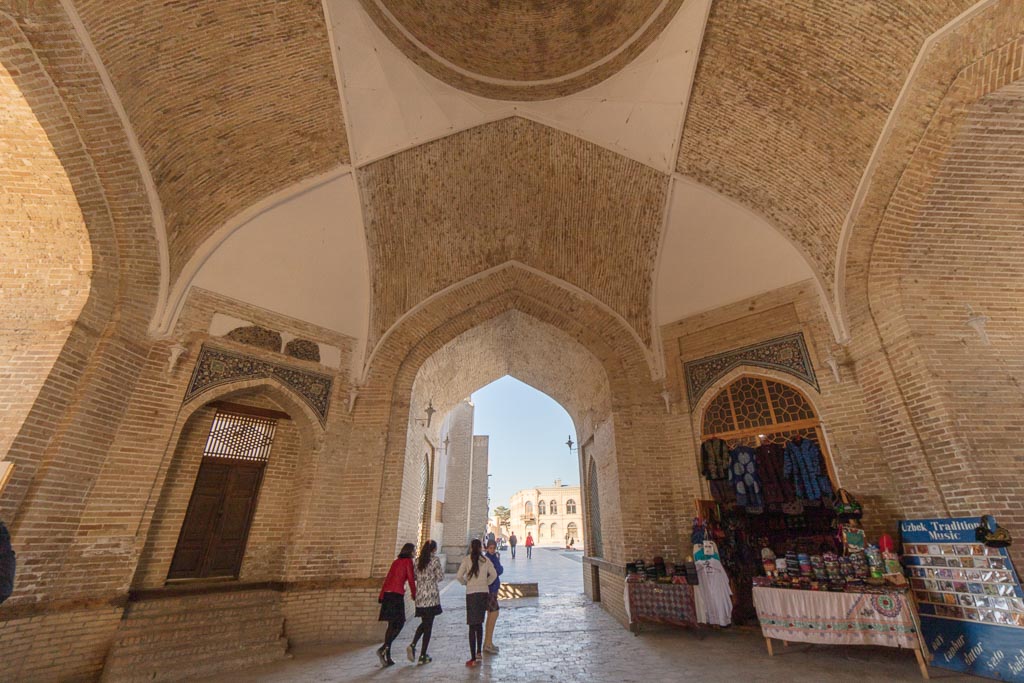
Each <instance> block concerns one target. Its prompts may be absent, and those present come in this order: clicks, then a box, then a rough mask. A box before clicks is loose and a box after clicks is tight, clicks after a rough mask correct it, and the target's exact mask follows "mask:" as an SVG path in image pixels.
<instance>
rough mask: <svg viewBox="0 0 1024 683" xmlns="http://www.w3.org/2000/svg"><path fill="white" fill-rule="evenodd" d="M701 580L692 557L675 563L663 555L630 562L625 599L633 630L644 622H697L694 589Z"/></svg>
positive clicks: (687, 623) (674, 623)
mask: <svg viewBox="0 0 1024 683" xmlns="http://www.w3.org/2000/svg"><path fill="white" fill-rule="evenodd" d="M699 581H700V577H699V573H698V569H697V566H696V564H695V563H694V561H693V560H692V559H690V560H688V561H686V562H682V563H674V564H668V563H666V562H665V560H664V559H663V558H661V557H655V558H653V559H652V560H651V562H647V561H646V560H643V559H639V560H636V561H634V562H627V563H626V585H625V589H624V590H625V595H624V601H625V605H626V610H627V612H628V614H627V616H628V618H629V627H630V630H632V631H633V633H634V634H637V633H639V632H640V625H641V623H643V622H648V623H658V624H670V625H674V626H683V627H693V626H696V625H697V607H696V602H695V590H696V587H697V584H698V583H699Z"/></svg>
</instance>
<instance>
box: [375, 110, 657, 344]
mask: <svg viewBox="0 0 1024 683" xmlns="http://www.w3.org/2000/svg"><path fill="white" fill-rule="evenodd" d="M360 184H361V186H362V191H363V203H364V211H365V214H366V216H365V219H366V233H367V243H368V245H367V246H368V249H369V257H370V269H371V273H370V279H371V292H372V297H373V308H372V314H371V315H372V318H371V321H370V340H371V346H372V344H373V343H374V342H375V341H376V340H377V339H379V338H380V336H381V335H382V334H383V333H384V332H385V331H386V330H387V329H388V328H389V327H390V326H391V325H392V324H393V323H394V322H395V321H396V320H397V319H398V318H399V317H400V316H401V315H402V314H403V313H405V312H406V311H408V310H409V309H411V308H412V307H413V306H415V305H416V304H417V303H419V302H421V301H423V300H424V299H426V298H427V297H429V296H430V295H432V294H435V293H437V292H439V291H440V290H442V289H444V288H445V287H448V286H450V285H453V284H455V283H457V282H459V281H460V280H463V279H464V278H467V277H470V276H472V275H475V274H477V273H479V272H481V271H483V270H486V269H488V268H492V267H494V266H498V265H501V264H502V263H505V262H506V261H509V260H516V261H520V262H522V263H524V264H526V265H528V266H531V267H533V268H536V269H538V270H541V271H543V272H545V273H547V274H549V275H553V276H555V277H557V278H561V279H563V280H565V281H567V282H569V283H571V284H573V285H575V286H577V287H579V288H581V289H583V290H584V291H586V292H588V293H590V294H591V295H593V296H594V297H596V298H597V299H599V300H600V301H602V302H604V303H605V304H606V305H608V306H609V307H610V308H611V309H612V310H614V311H615V312H616V313H618V314H619V315H621V316H622V317H623V318H625V319H626V321H628V322H629V324H630V325H631V326H632V327H633V329H634V330H635V331H636V333H637V335H638V336H639V337H640V338H641V339H643V340H644V341H645V342H646V343H648V344H649V343H650V338H651V328H650V325H651V317H650V316H651V309H650V295H651V279H652V273H653V267H654V257H655V253H656V250H657V245H658V233H659V230H660V226H661V219H662V213H663V210H664V205H665V193H666V191H667V189H668V176H666V175H664V174H661V173H658V172H657V171H654V170H653V169H651V168H649V167H646V166H644V165H642V164H640V163H638V162H635V161H631V160H629V159H626V158H625V157H622V156H619V155H618V154H615V153H613V152H609V151H608V150H606V149H603V148H601V147H599V146H597V145H594V144H591V143H588V142H585V141H583V140H580V139H579V138H576V137H574V136H572V135H568V134H567V133H562V132H559V131H557V130H554V129H552V128H548V127H547V126H543V125H540V124H538V123H534V122H532V121H527V120H525V119H520V118H510V119H504V120H501V121H497V122H495V123H491V124H487V125H484V126H479V127H477V128H473V129H471V130H468V131H464V132H462V133H458V134H455V135H451V136H449V137H447V138H444V139H442V140H438V141H436V142H432V143H429V144H426V145H421V146H419V147H416V148H414V149H412V150H409V151H407V152H403V153H401V154H397V155H394V156H391V157H388V158H387V159H384V160H382V161H378V162H376V163H374V164H371V165H369V166H367V167H365V168H364V169H362V171H361V172H360Z"/></svg>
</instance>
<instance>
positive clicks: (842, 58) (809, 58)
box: [677, 0, 974, 285]
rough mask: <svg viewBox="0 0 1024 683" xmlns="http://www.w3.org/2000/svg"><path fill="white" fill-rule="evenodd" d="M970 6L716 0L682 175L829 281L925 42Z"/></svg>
mask: <svg viewBox="0 0 1024 683" xmlns="http://www.w3.org/2000/svg"><path fill="white" fill-rule="evenodd" d="M972 4H974V0H918V1H915V2H910V1H908V0H870V1H868V0H859V1H856V2H850V1H849V0H787V1H786V2H776V1H775V0H715V2H714V3H713V5H712V8H711V15H710V17H709V19H708V25H707V28H706V31H705V36H704V44H703V47H702V51H701V57H700V62H699V64H698V68H697V75H696V80H695V82H694V90H693V94H692V96H691V99H690V107H689V111H688V113H687V120H686V124H685V127H684V129H683V139H682V144H681V146H680V150H679V160H678V166H677V170H678V171H679V172H680V173H682V174H685V175H689V176H693V177H694V178H696V179H697V180H699V181H700V182H702V183H705V184H707V185H710V186H711V187H713V188H715V189H717V190H719V191H720V192H723V193H725V194H727V195H730V196H732V197H734V198H736V199H738V200H740V201H742V202H744V203H745V204H747V205H748V206H750V207H752V208H754V209H756V210H758V211H760V212H761V213H762V214H764V215H765V216H767V217H768V218H769V219H770V220H772V221H773V222H774V223H775V224H776V226H777V227H779V228H780V229H781V230H783V231H785V232H786V233H787V234H788V236H789V237H790V238H791V239H793V240H794V241H795V242H796V243H797V244H798V245H800V246H801V247H802V249H803V250H804V252H805V253H806V254H807V255H808V256H809V257H810V259H811V261H812V266H813V267H814V268H816V269H817V271H818V273H819V275H820V276H821V278H822V279H823V280H824V281H825V282H826V283H828V284H829V285H831V283H832V281H833V278H834V270H835V260H836V251H837V248H838V244H839V236H840V232H841V229H842V226H843V222H844V221H845V219H846V215H847V212H848V211H849V209H850V206H851V203H852V202H853V198H854V194H855V192H856V190H857V186H858V183H859V182H860V179H861V175H862V173H863V172H864V169H865V167H866V166H867V163H868V160H869V158H870V156H871V153H872V150H873V148H874V146H875V143H876V142H877V140H878V137H879V134H880V133H881V131H882V128H883V126H884V125H885V121H886V117H887V116H888V114H889V111H890V109H891V108H892V106H893V104H894V103H895V101H896V98H897V95H898V93H899V91H900V88H901V87H902V85H903V83H904V80H905V79H906V77H907V74H908V73H909V71H910V68H911V66H912V64H913V62H914V59H915V57H916V56H917V54H918V51H919V50H920V49H921V46H922V44H923V42H924V41H925V39H926V38H927V37H928V36H929V35H930V34H932V33H934V32H935V31H937V30H938V29H940V28H941V27H942V26H943V25H945V24H946V23H947V22H949V21H950V20H951V19H953V18H954V17H956V16H957V15H958V14H959V13H961V12H962V11H964V10H965V9H966V8H967V7H969V6H971V5H972Z"/></svg>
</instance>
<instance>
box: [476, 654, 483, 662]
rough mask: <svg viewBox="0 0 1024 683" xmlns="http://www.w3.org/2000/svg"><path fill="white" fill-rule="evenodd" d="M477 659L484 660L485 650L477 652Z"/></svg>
mask: <svg viewBox="0 0 1024 683" xmlns="http://www.w3.org/2000/svg"><path fill="white" fill-rule="evenodd" d="M476 661H478V662H482V661H484V653H483V652H477V653H476Z"/></svg>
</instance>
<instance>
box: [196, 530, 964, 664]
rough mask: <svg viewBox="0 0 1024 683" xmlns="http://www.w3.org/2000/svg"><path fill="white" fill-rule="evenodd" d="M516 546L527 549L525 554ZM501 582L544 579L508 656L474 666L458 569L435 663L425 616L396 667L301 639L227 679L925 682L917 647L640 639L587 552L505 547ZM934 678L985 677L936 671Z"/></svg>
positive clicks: (753, 633)
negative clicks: (587, 565) (588, 583)
mask: <svg viewBox="0 0 1024 683" xmlns="http://www.w3.org/2000/svg"><path fill="white" fill-rule="evenodd" d="M517 555H519V553H518V552H517ZM502 562H503V563H504V565H505V567H506V569H505V574H504V576H503V577H502V579H504V580H507V581H515V582H528V581H536V582H538V584H539V591H540V596H539V597H537V598H525V599H520V600H513V601H507V602H505V603H503V604H502V611H501V617H500V618H499V620H498V626H497V629H496V631H495V643H496V644H498V645H499V646H500V648H501V653H500V654H498V655H485V659H484V663H483V665H482V666H478V667H475V668H472V669H470V668H466V667H465V664H464V663H465V661H466V659H468V657H469V645H468V640H467V634H466V625H465V621H466V610H465V603H464V596H465V592H464V589H463V587H462V586H461V585H459V584H458V583H456V582H454V581H453V580H452V578H451V576H449V577H448V578H447V579H446V585H445V586H444V587H443V588H442V596H441V604H442V606H443V607H444V610H445V611H444V614H442V615H441V616H440V617H438V619H437V621H436V622H435V626H434V635H433V639H432V641H431V643H430V654H431V656H432V657H433V658H434V661H433V663H431V664H428V665H425V666H415V665H413V664H411V663H410V662H409V661H408V660H407V659H406V657H405V646H406V645H408V643H409V641H410V639H411V638H412V635H413V632H414V629H415V627H416V624H417V623H418V620H416V619H412V620H410V621H409V622H408V623H406V626H405V629H404V630H403V631H402V634H401V635H400V636H399V638H398V640H397V641H396V643H395V652H394V659H395V661H396V662H397V665H396V666H393V667H389V668H387V669H381V668H380V667H379V665H378V663H377V657H376V655H375V654H374V649H375V648H376V645H364V644H346V645H331V646H321V647H310V648H303V649H301V650H297V651H295V652H293V658H292V659H291V660H290V661H284V662H279V663H276V664H273V665H269V666H263V667H258V668H254V669H248V670H245V671H240V672H237V673H236V674H233V675H231V676H224V675H221V676H218V677H216V678H215V679H211V680H217V681H231V682H238V683H242V682H243V681H244V682H246V683H248V682H249V681H260V682H267V683H271V682H272V683H325V682H327V681H399V680H401V681H403V682H405V681H409V682H412V681H531V682H532V681H559V682H560V683H568V682H570V681H602V682H603V681H609V682H611V681H627V682H633V681H636V682H638V683H639V682H641V681H642V682H645V683H649V682H652V681H677V680H687V679H695V680H705V681H726V680H729V681H735V682H736V683H739V682H741V681H742V682H744V683H746V682H748V681H781V680H784V681H786V682H787V683H803V682H805V681H806V682H808V683H810V682H814V683H817V682H819V681H825V680H829V681H920V680H921V677H920V674H919V673H918V670H917V665H916V662H915V660H914V657H913V654H912V653H910V652H908V651H906V650H894V649H891V648H875V647H840V646H835V647H825V646H808V645H791V646H790V647H788V648H786V649H783V648H782V647H781V646H779V647H777V648H776V656H775V657H773V658H769V657H768V655H767V653H766V651H765V647H764V640H763V639H762V638H761V636H760V632H759V631H758V630H757V629H756V628H755V629H736V628H729V629H722V630H710V629H709V630H701V631H699V632H691V631H685V630H676V629H650V630H645V631H644V632H643V633H641V635H640V636H638V637H636V636H633V635H632V634H631V633H629V631H627V630H626V629H624V628H623V627H622V626H620V625H619V624H618V622H616V621H615V620H614V619H612V618H611V616H609V615H608V614H607V613H606V612H605V611H604V610H602V609H601V607H600V606H598V605H596V604H593V603H591V602H590V601H589V600H587V598H586V596H584V595H583V594H582V590H583V577H582V571H581V565H580V553H578V552H577V553H575V554H573V553H571V552H570V551H562V550H555V549H546V548H545V549H534V553H533V559H532V560H527V559H526V557H525V553H524V554H522V555H520V556H519V557H517V558H516V559H515V560H512V558H511V557H510V556H508V553H507V552H506V553H503V554H502ZM931 673H932V678H933V679H936V680H941V681H943V682H946V681H960V680H979V679H972V678H965V677H957V676H954V675H953V674H952V673H951V672H946V671H942V670H939V669H934V668H933V669H931Z"/></svg>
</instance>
